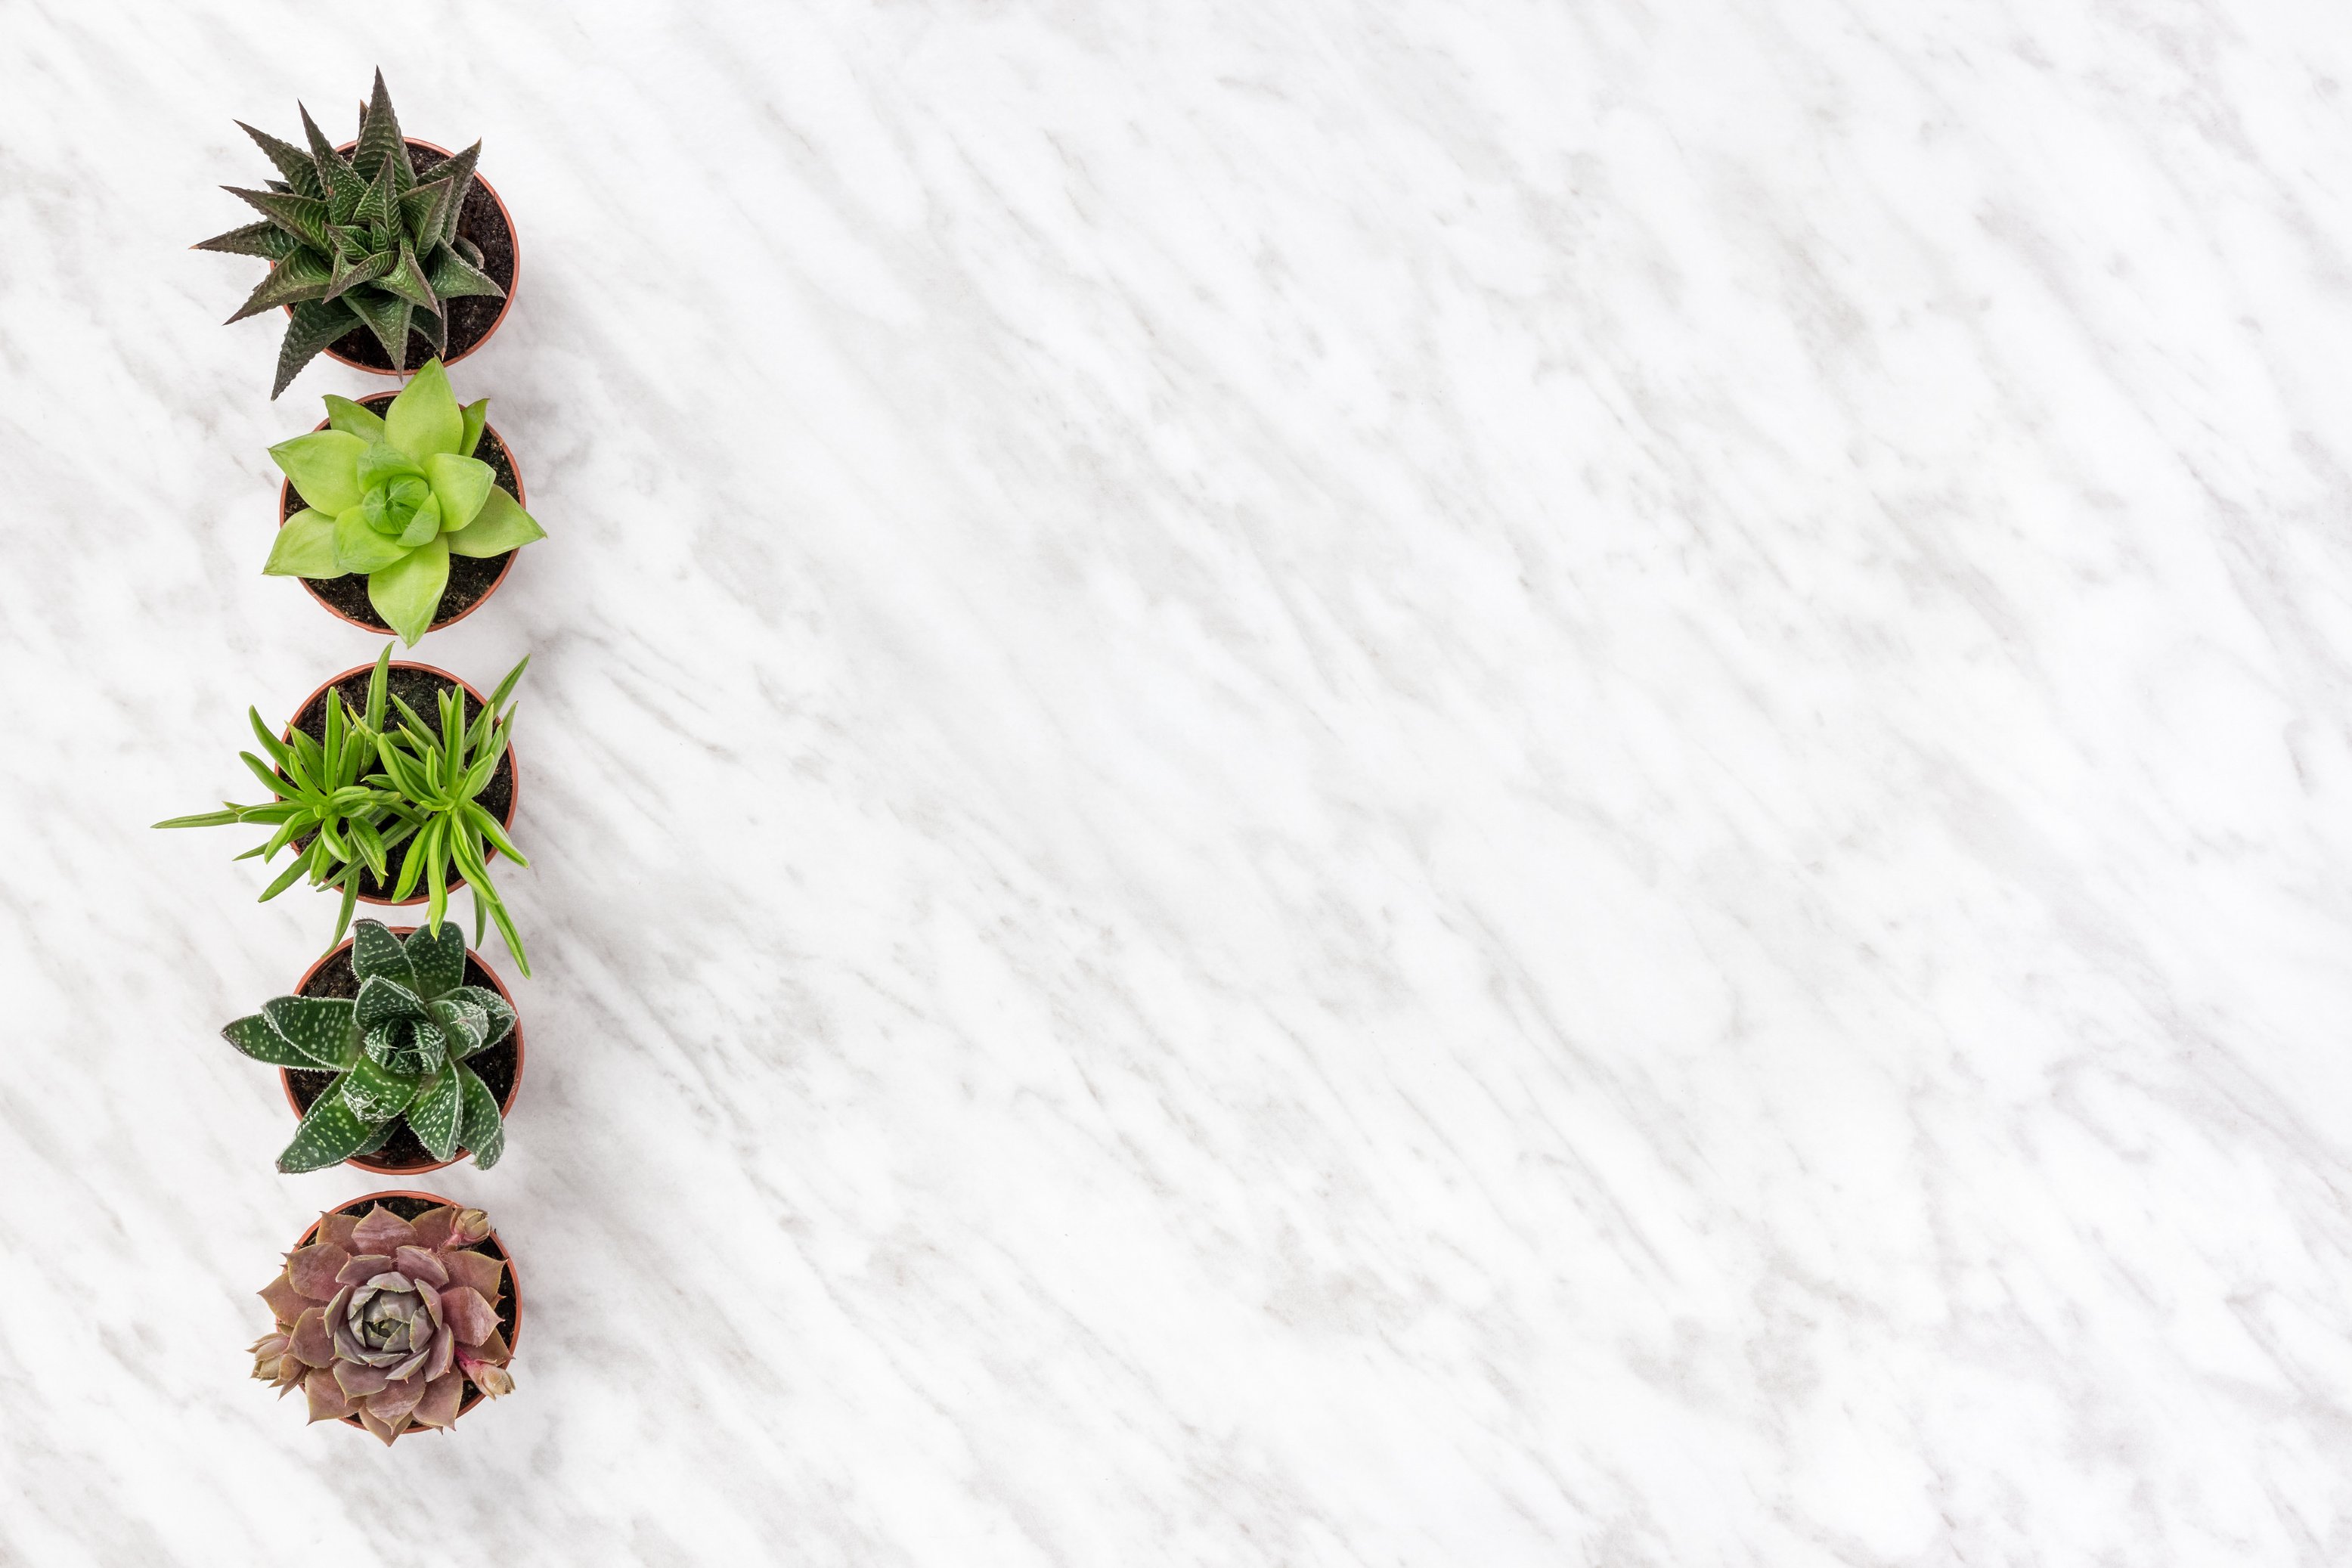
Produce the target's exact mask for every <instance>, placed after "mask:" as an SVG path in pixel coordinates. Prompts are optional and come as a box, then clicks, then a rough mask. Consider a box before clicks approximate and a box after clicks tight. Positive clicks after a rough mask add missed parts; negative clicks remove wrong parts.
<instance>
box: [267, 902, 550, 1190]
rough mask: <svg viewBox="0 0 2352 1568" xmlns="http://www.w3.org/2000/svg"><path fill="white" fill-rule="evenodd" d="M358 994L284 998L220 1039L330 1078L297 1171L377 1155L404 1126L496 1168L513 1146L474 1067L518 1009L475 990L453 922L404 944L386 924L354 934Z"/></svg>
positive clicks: (291, 1152) (305, 1125) (297, 1150)
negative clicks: (508, 1145)
mask: <svg viewBox="0 0 2352 1568" xmlns="http://www.w3.org/2000/svg"><path fill="white" fill-rule="evenodd" d="M352 973H353V974H354V975H356V976H357V977H358V979H359V994H358V996H356V997H351V996H278V997H273V998H271V999H270V1000H269V1001H268V1002H267V1003H265V1004H263V1005H262V1009H261V1011H260V1012H258V1013H256V1014H254V1015H253V1016H250V1017H246V1018H239V1019H237V1020H236V1022H235V1023H233V1024H231V1025H229V1026H227V1027H226V1028H224V1029H223V1030H222V1031H221V1034H222V1035H223V1036H224V1037H226V1039H227V1040H228V1043H229V1044H230V1045H232V1046H235V1047H236V1048H237V1049H238V1050H240V1051H243V1052H244V1053H245V1054H246V1055H247V1056H249V1057H251V1058H253V1059H254V1060H256V1061H260V1062H268V1064H269V1065H270V1066H272V1067H281V1068H295V1069H297V1070H299V1071H304V1072H331V1073H333V1074H335V1075H336V1076H335V1080H334V1082H333V1083H331V1084H330V1085H328V1087H327V1088H326V1089H323V1090H321V1091H320V1095H319V1098H318V1099H316V1100H312V1101H311V1102H310V1111H309V1113H308V1114H306V1115H305V1116H304V1117H303V1118H302V1125H301V1127H300V1128H299V1130H297V1131H296V1132H295V1134H294V1142H291V1143H289V1144H288V1145H287V1146H286V1152H284V1153H282V1154H280V1155H278V1169H279V1170H280V1171H284V1172H286V1173H289V1174H291V1173H296V1172H299V1171H317V1170H321V1169H323V1168H325V1167H326V1166H329V1165H332V1164H334V1163H337V1162H339V1161H341V1160H347V1159H349V1158H350V1157H351V1156H352V1155H353V1154H368V1153H373V1152H375V1151H376V1150H378V1149H381V1148H382V1147H383V1145H384V1142H385V1141H386V1140H388V1139H389V1138H390V1137H391V1136H392V1135H393V1133H394V1131H397V1130H398V1128H399V1126H400V1124H401V1123H402V1122H403V1121H405V1122H407V1124H408V1128H409V1131H412V1132H414V1133H415V1134H416V1141H417V1142H420V1143H422V1144H424V1145H425V1148H426V1149H427V1150H428V1151H430V1152H431V1153H432V1155H433V1157H434V1158H435V1159H436V1160H447V1159H450V1158H453V1157H454V1156H455V1155H456V1153H457V1150H458V1149H459V1148H461V1147H462V1148H465V1149H468V1150H471V1151H472V1152H473V1156H474V1163H475V1164H477V1165H478V1166H480V1167H482V1168H483V1169H484V1170H488V1168H489V1167H490V1166H492V1165H495V1164H497V1163H498V1160H499V1153H500V1152H501V1151H502V1150H503V1149H504V1148H505V1147H506V1127H505V1123H504V1122H503V1121H501V1120H500V1119H499V1102H498V1097H497V1096H495V1095H493V1094H492V1093H491V1092H490V1089H489V1086H488V1084H486V1083H484V1082H483V1081H482V1078H481V1075H480V1074H479V1073H478V1072H476V1071H475V1070H474V1069H473V1068H470V1067H468V1066H467V1058H471V1057H474V1056H477V1055H478V1054H479V1053H481V1052H483V1051H486V1050H488V1049H489V1048H490V1047H492V1046H495V1045H497V1044H498V1043H499V1041H500V1040H503V1039H505V1038H506V1037H507V1036H508V1035H509V1033H511V1032H512V1031H513V1029H514V1023H515V1016H514V1009H513V1008H512V1007H510V1006H509V1005H507V999H506V998H505V997H503V996H501V995H499V994H498V992H496V991H495V990H492V989H491V988H489V987H488V986H486V985H468V984H466V983H465V982H466V937H465V933H464V932H463V931H459V930H458V929H457V925H456V924H455V923H454V922H452V921H442V922H441V923H440V924H439V925H425V926H419V927H417V928H416V929H415V931H411V932H410V933H409V936H408V940H407V941H406V942H402V941H401V939H400V938H398V937H396V936H394V935H393V934H392V931H390V930H389V929H388V928H387V927H386V926H385V925H384V924H383V922H382V921H358V922H357V923H356V924H354V925H353V926H352Z"/></svg>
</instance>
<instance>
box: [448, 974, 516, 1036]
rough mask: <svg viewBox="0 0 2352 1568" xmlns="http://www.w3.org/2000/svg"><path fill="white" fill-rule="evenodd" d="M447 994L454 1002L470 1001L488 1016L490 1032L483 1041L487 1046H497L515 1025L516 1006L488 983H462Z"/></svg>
mask: <svg viewBox="0 0 2352 1568" xmlns="http://www.w3.org/2000/svg"><path fill="white" fill-rule="evenodd" d="M446 999H447V1000H449V1001H452V1002H457V1001H464V1002H470V1003H472V1004H473V1005H475V1006H477V1007H479V1008H480V1009H481V1010H482V1011H483V1012H484V1013H485V1014H487V1015H488V1017H489V1020H490V1028H489V1034H488V1037H486V1038H485V1039H484V1040H483V1041H482V1044H483V1045H484V1046H486V1047H487V1046H495V1045H497V1044H498V1043H499V1041H500V1040H503V1039H505V1038H506V1037H507V1034H508V1032H509V1030H511V1029H512V1028H513V1027H514V1026H515V1012H514V1008H513V1007H512V1006H511V1005H509V1004H508V1002H507V999H506V998H505V997H503V996H501V995H499V994H498V993H497V992H496V991H493V990H492V989H490V987H488V986H487V985H460V986H457V988H456V989H454V990H452V991H449V992H447V993H446Z"/></svg>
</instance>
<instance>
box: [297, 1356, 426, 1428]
mask: <svg viewBox="0 0 2352 1568" xmlns="http://www.w3.org/2000/svg"><path fill="white" fill-rule="evenodd" d="M302 1393H303V1394H304V1396H305V1397H306V1398H307V1399H308V1400H309V1402H310V1419H311V1420H313V1421H340V1420H341V1419H342V1418H343V1417H344V1416H346V1415H351V1414H352V1413H353V1411H354V1410H356V1409H357V1408H358V1407H357V1406H356V1405H352V1402H351V1401H350V1400H349V1399H348V1398H346V1397H345V1396H344V1394H343V1390H342V1385H341V1384H339V1383H337V1382H336V1381H335V1374H334V1373H333V1372H332V1371H331V1369H329V1368H327V1367H323V1366H322V1367H320V1368H319V1369H318V1370H316V1371H315V1372H313V1373H310V1376H308V1377H306V1378H304V1379H303V1380H302ZM432 1393H433V1391H432V1390H431V1389H429V1388H428V1389H426V1390H425V1397H426V1398H428V1399H429V1398H431V1397H432Z"/></svg>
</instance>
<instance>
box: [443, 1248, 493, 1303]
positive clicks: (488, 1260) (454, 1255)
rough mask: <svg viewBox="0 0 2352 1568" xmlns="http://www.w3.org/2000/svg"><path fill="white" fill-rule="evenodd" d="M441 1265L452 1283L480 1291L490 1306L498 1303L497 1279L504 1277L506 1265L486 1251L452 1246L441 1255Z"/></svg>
mask: <svg viewBox="0 0 2352 1568" xmlns="http://www.w3.org/2000/svg"><path fill="white" fill-rule="evenodd" d="M441 1266H442V1267H443V1268H446V1269H447V1270H448V1271H449V1282H450V1283H451V1284H452V1285H464V1286H467V1287H469V1288H471V1289H474V1290H476V1291H478V1292H479V1293H480V1295H481V1298H482V1300H485V1301H488V1302H489V1303H490V1304H491V1305H492V1306H496V1305H497V1304H498V1300H499V1289H501V1286H500V1284H499V1281H500V1280H501V1279H503V1278H504V1277H505V1274H506V1267H507V1266H506V1265H505V1264H504V1263H501V1262H500V1261H499V1259H498V1258H496V1257H494V1256H492V1255H491V1254H489V1253H487V1252H468V1251H467V1250H466V1249H465V1248H463V1247H454V1248H452V1249H450V1250H449V1251H447V1252H444V1253H443V1254H442V1255H441Z"/></svg>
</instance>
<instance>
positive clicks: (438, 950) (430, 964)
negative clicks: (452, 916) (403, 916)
mask: <svg viewBox="0 0 2352 1568" xmlns="http://www.w3.org/2000/svg"><path fill="white" fill-rule="evenodd" d="M408 962H409V963H410V964H411V965H412V966H413V967H414V968H415V972H416V994H418V995H419V996H425V997H433V996H438V995H441V994H443V993H445V992H447V991H451V990H455V989H456V988H457V987H458V986H460V985H463V984H465V981H466V933H465V932H464V931H460V930H458V929H457V921H442V922H441V923H440V924H439V925H437V926H418V927H417V928H416V929H415V931H410V932H409V933H408Z"/></svg>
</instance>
